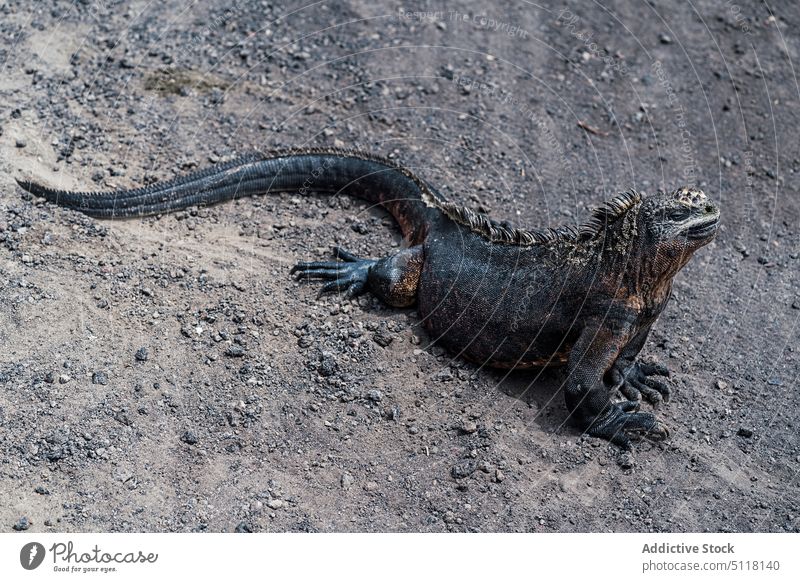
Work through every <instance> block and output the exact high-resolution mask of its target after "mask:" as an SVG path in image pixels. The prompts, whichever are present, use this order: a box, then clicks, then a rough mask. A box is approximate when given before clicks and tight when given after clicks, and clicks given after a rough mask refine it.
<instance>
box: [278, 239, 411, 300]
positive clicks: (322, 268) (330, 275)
mask: <svg viewBox="0 0 800 582" xmlns="http://www.w3.org/2000/svg"><path fill="white" fill-rule="evenodd" d="M333 252H334V256H335V257H336V258H337V259H341V261H313V262H310V263H299V264H297V265H295V266H294V267H292V273H295V274H296V276H297V278H298V279H323V280H327V281H328V282H327V283H325V285H323V286H322V288H321V289H320V294H322V293H328V292H330V291H343V292H344V294H345V296H347V297H354V296H356V295H360V294H361V293H364V292H365V291H370V292H372V293H373V294H374V295H375V296H376V297H378V298H379V299H380V300H382V301H383V302H384V303H386V304H388V305H391V306H393V307H409V306H410V305H413V304H414V303H415V302H416V300H417V286H418V284H419V277H420V273H421V272H422V264H423V252H422V247H421V246H419V245H418V246H413V247H409V248H407V249H403V250H402V251H400V252H398V253H396V254H394V255H390V256H388V257H384V258H383V259H377V260H376V259H362V258H359V257H357V256H356V255H354V254H352V253H350V252H348V251H346V250H344V249H343V248H341V247H334V249H333Z"/></svg>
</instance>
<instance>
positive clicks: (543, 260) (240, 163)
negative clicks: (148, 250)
mask: <svg viewBox="0 0 800 582" xmlns="http://www.w3.org/2000/svg"><path fill="white" fill-rule="evenodd" d="M19 183H20V185H21V186H22V187H23V188H24V189H25V190H28V191H29V192H31V193H33V194H35V195H37V196H42V197H44V198H46V199H47V200H50V201H52V202H55V203H57V204H59V205H61V206H67V207H69V208H74V209H76V210H80V211H81V212H84V213H86V214H88V215H90V216H95V217H100V218H125V217H133V216H144V215H151V214H160V213H165V212H170V211H173V210H177V209H180V208H185V207H187V206H193V205H198V204H213V203H216V202H221V201H223V200H230V199H232V198H238V197H242V196H247V195H252V194H263V193H266V192H298V191H299V192H300V193H301V194H302V193H306V192H311V191H313V192H327V193H329V194H339V193H346V194H352V195H354V196H357V197H359V198H362V199H364V200H366V201H368V202H370V203H373V204H378V205H380V206H382V207H384V208H385V209H386V210H388V211H389V212H390V213H391V214H392V215H393V216H394V218H395V219H396V220H397V222H398V223H399V225H400V228H401V229H402V231H403V235H404V237H405V241H406V246H405V247H404V248H403V249H402V250H400V251H399V252H397V253H395V254H393V255H390V256H387V257H384V258H382V259H361V258H359V257H356V256H354V255H352V254H351V253H349V252H347V251H345V250H343V249H340V248H336V249H335V255H336V258H337V259H338V260H336V261H315V262H309V263H300V264H298V265H296V266H295V267H294V268H293V269H292V272H293V273H296V276H297V277H298V278H301V279H322V280H325V281H326V283H325V285H324V286H323V287H322V291H323V292H329V291H340V292H344V293H345V294H346V295H348V296H353V295H357V294H359V293H362V292H365V291H370V292H372V293H373V294H375V295H376V296H377V297H379V298H380V299H382V300H383V301H384V302H386V303H387V304H389V305H393V306H397V307H407V306H410V305H413V304H415V303H416V305H417V306H418V309H419V312H420V315H421V317H422V322H423V324H424V325H425V327H426V329H427V331H428V333H430V336H431V338H432V339H433V340H434V341H435V342H437V343H439V344H441V345H444V346H445V347H447V348H448V349H450V350H451V351H452V352H453V353H455V354H458V355H460V356H463V357H465V358H468V359H469V360H472V361H475V362H478V363H480V364H487V365H490V366H493V367H498V368H526V367H534V366H536V367H539V366H556V365H557V366H565V367H566V375H565V378H566V379H565V381H564V388H565V394H566V403H567V407H568V409H569V410H570V412H571V415H572V418H573V419H574V421H575V422H576V424H577V425H578V427H579V428H580V429H581V430H583V431H585V432H587V433H588V434H590V435H593V436H596V437H601V438H604V439H607V440H610V441H611V442H613V443H616V444H617V445H619V446H621V447H623V448H629V447H630V438H629V437H631V436H634V435H638V436H646V437H650V438H663V437H665V436H667V430H666V428H665V427H664V426H663V425H662V424H660V423H659V422H658V421H657V420H656V418H655V417H654V416H653V415H652V414H650V413H643V412H638V411H637V410H638V405H639V402H640V400H641V397H642V396H644V397H645V398H647V399H648V400H649V401H651V402H653V403H655V402H658V401H659V400H661V399H662V398H663V399H666V398H667V397H668V395H669V390H668V388H667V386H666V385H665V384H664V383H663V382H662V381H660V380H657V379H655V378H653V376H656V375H668V371H667V370H666V368H664V367H662V366H657V365H652V364H644V363H640V362H637V361H636V356H637V355H638V354H639V351H640V350H641V349H642V346H644V344H645V341H646V339H647V336H648V334H649V333H650V328H651V327H652V325H653V322H655V320H656V318H658V316H659V314H660V313H661V311H662V310H663V309H664V308H665V307H666V305H667V300H668V298H669V296H670V290H671V287H672V279H673V277H674V276H675V274H676V273H677V272H678V270H680V269H681V267H683V266H684V265H685V264H686V262H687V261H688V260H689V258H690V257H691V256H692V254H693V253H694V252H695V251H696V250H697V249H699V248H700V247H702V246H703V245H705V244H707V243H708V242H710V241H711V239H712V238H713V237H714V236H715V234H716V230H717V223H718V221H719V210H718V209H717V207H716V206H714V205H713V204H712V203H711V202H710V201H709V200H708V199H707V198H706V196H705V194H703V192H701V191H700V190H695V189H691V188H681V189H679V190H676V191H674V192H671V193H662V194H657V195H654V196H650V197H647V198H642V197H641V196H640V195H639V194H638V193H636V192H633V191H630V192H627V193H624V194H620V195H618V196H616V197H615V198H613V199H612V200H610V201H608V202H606V203H605V204H604V205H603V206H601V207H600V208H598V209H597V210H595V211H594V212H593V214H592V216H591V218H590V219H589V221H588V222H587V223H585V224H584V225H582V226H581V227H579V228H572V227H563V228H559V229H547V230H522V229H516V228H512V227H509V226H507V225H506V224H505V223H503V224H501V223H498V222H496V221H494V220H492V219H491V218H489V217H488V216H486V215H484V214H480V213H477V212H474V211H472V210H469V209H466V208H462V207H458V206H456V205H454V204H451V203H448V202H445V201H444V200H442V198H441V197H440V196H439V195H438V194H437V192H436V191H435V190H434V189H433V188H432V187H431V186H429V185H428V184H427V183H425V182H424V181H423V180H422V179H420V178H419V177H417V176H416V175H414V174H413V173H412V172H411V171H409V170H408V169H406V168H404V167H402V166H400V165H397V164H396V163H394V162H392V161H390V160H387V159H383V158H380V157H377V156H373V155H370V154H365V153H361V152H353V151H340V150H326V149H302V150H286V151H277V152H272V153H269V154H263V153H257V154H252V155H249V156H246V157H243V158H239V159H237V160H235V161H232V162H229V163H224V164H219V165H217V166H214V167H211V168H208V169H206V170H203V171H199V172H195V173H192V174H189V175H186V176H183V177H180V178H177V179H174V180H170V181H168V182H163V183H159V184H154V185H151V186H147V187H145V188H138V189H133V190H118V191H110V192H98V193H84V192H65V191H59V190H53V189H50V188H46V187H44V186H41V185H39V184H36V183H34V182H30V181H20V182H19ZM618 391H619V392H621V393H622V395H623V396H624V397H625V398H626V399H627V400H623V401H621V402H616V403H615V402H613V401H612V397H613V396H614V395H616V394H617V392H618Z"/></svg>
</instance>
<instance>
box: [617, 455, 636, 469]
mask: <svg viewBox="0 0 800 582" xmlns="http://www.w3.org/2000/svg"><path fill="white" fill-rule="evenodd" d="M617 465H619V466H620V467H622V468H623V469H630V468H631V467H633V457H632V456H631V454H630V453H622V454H621V455H620V456H619V457H617Z"/></svg>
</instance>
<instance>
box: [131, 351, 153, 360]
mask: <svg viewBox="0 0 800 582" xmlns="http://www.w3.org/2000/svg"><path fill="white" fill-rule="evenodd" d="M134 357H135V358H136V361H137V362H146V361H147V358H149V357H150V353H149V352H148V351H147V348H139V349H138V350H136V355H135V356H134Z"/></svg>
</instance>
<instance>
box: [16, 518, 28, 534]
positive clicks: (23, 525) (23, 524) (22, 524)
mask: <svg viewBox="0 0 800 582" xmlns="http://www.w3.org/2000/svg"><path fill="white" fill-rule="evenodd" d="M12 527H13V529H14V531H25V530H26V529H28V528H29V527H31V522H30V520H29V519H28V518H27V517H20V518H19V521H17V523H15V524H14V525H13V526H12Z"/></svg>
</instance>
